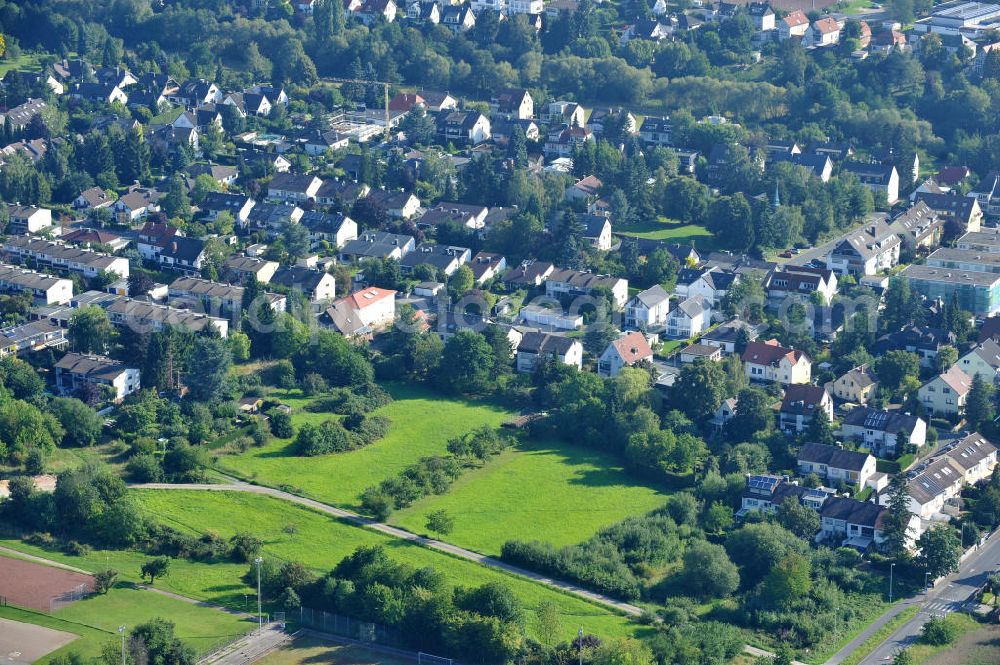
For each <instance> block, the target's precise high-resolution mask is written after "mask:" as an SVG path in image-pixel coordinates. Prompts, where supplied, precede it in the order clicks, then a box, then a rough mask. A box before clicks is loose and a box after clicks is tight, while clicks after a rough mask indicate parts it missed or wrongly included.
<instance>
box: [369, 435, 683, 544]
mask: <svg viewBox="0 0 1000 665" xmlns="http://www.w3.org/2000/svg"><path fill="white" fill-rule="evenodd" d="M663 500H664V495H663V494H661V493H660V492H659V491H658V490H657V489H655V488H652V487H648V486H644V485H641V484H639V483H637V482H636V481H635V479H633V478H631V477H630V476H628V475H627V474H626V473H625V471H624V470H623V469H622V467H621V464H620V462H619V461H618V460H617V459H615V458H614V457H612V456H610V455H607V454H604V453H600V452H596V451H593V450H587V449H585V448H579V447H576V446H572V445H567V444H564V443H553V442H530V443H528V444H525V445H524V446H522V447H520V448H518V449H512V450H507V451H505V452H504V453H503V454H501V455H500V456H499V457H497V458H495V459H494V460H492V461H490V462H489V463H488V464H487V465H486V466H484V467H483V468H481V469H477V470H475V471H473V472H471V473H467V474H465V475H464V476H462V477H461V478H459V480H458V481H457V482H456V483H455V485H453V486H452V488H451V490H450V491H449V492H448V493H446V494H442V495H438V496H429V497H426V498H424V499H421V500H420V501H418V502H417V503H415V504H414V505H413V506H411V507H409V508H407V509H405V510H402V511H400V512H398V513H396V514H395V515H393V517H392V518H391V519H390V520H389V521H390V522H391V523H393V524H396V525H398V526H402V527H404V528H406V529H409V530H410V531H414V532H416V533H424V532H425V531H426V529H425V528H424V524H425V523H426V521H427V514H428V513H430V512H431V511H434V510H439V509H442V508H443V509H445V510H447V511H448V512H449V513H450V514H451V515H452V517H454V518H455V528H454V530H453V531H452V532H451V533H450V534H448V535H447V536H446V537H445V538H444V539H445V540H447V541H448V542H451V543H455V544H456V545H461V546H462V547H466V548H468V549H472V550H476V551H478V552H482V553H484V554H494V555H495V554H499V553H500V547H501V546H502V545H503V543H504V541H506V540H508V539H511V538H519V539H523V540H535V539H537V540H544V541H548V542H550V543H552V544H554V545H556V546H562V545H570V544H575V543H579V542H581V541H584V540H586V539H587V538H589V537H590V536H592V535H593V534H594V533H595V532H596V531H598V530H599V529H600V528H601V527H604V526H607V525H609V524H612V523H614V522H617V521H619V520H621V519H623V518H624V517H627V516H629V515H639V514H642V513H645V512H648V511H650V510H652V509H654V508H656V507H658V506H660V505H662V503H663Z"/></svg>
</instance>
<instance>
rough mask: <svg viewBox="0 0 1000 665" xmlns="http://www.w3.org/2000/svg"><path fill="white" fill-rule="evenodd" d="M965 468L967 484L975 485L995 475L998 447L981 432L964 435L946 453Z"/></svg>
mask: <svg viewBox="0 0 1000 665" xmlns="http://www.w3.org/2000/svg"><path fill="white" fill-rule="evenodd" d="M945 455H947V456H948V457H950V458H951V459H952V461H954V462H955V463H957V464H958V465H959V466H960V467H962V469H964V470H965V477H964V482H965V484H966V485H975V484H976V483H978V482H981V481H983V480H986V479H987V478H989V477H990V476H992V475H993V470H994V468H995V467H996V465H997V447H996V446H995V445H994V444H993V443H991V442H989V441H987V440H986V439H985V438H984V437H983V435H982V434H980V433H979V432H973V433H972V434H969V435H967V436H964V437H962V438H961V439H959V440H958V441H956V442H955V444H954V445H953V446H952V447H951V448H950V449H949V450H948V452H947V453H945Z"/></svg>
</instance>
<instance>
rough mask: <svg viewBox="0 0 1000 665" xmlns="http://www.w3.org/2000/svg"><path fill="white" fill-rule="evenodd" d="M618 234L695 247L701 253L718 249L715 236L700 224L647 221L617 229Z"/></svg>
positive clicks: (665, 220)
mask: <svg viewBox="0 0 1000 665" xmlns="http://www.w3.org/2000/svg"><path fill="white" fill-rule="evenodd" d="M615 232H616V233H621V234H623V235H630V236H636V237H639V238H648V239H650V240H669V241H670V242H678V243H684V244H688V245H692V246H694V247H695V248H696V249H697V250H698V251H699V252H707V251H711V250H713V249H715V248H716V242H715V236H713V235H712V234H711V233H710V232H709V230H708V229H706V228H705V227H704V226H699V225H698V224H682V223H680V222H674V221H671V220H668V219H666V218H660V220H659V221H655V222H654V221H646V222H639V223H636V224H631V225H629V226H621V227H617V228H615Z"/></svg>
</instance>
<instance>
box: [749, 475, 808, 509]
mask: <svg viewBox="0 0 1000 665" xmlns="http://www.w3.org/2000/svg"><path fill="white" fill-rule="evenodd" d="M808 492H818V490H810V489H808V488H807V487H804V486H802V485H800V484H799V483H798V482H790V481H788V480H787V479H786V478H785V477H782V476H775V475H771V474H748V475H747V484H746V489H744V490H743V494H742V496H741V497H740V509H739V511H737V513H736V516H737V517H743V516H744V515H746V514H747V513H750V512H754V511H756V512H760V513H773V512H774V511H775V510H777V508H778V506H780V505H781V504H782V503H784V502H785V501H795V502H796V503H805V502H804V501H803V497H805V496H806V494H807V493H808ZM819 494H820V496H818V497H816V500H817V501H818V502H819V504H820V505H821V504H822V502H823V500H825V499H826V496H827V495H826V494H823V493H822V492H819Z"/></svg>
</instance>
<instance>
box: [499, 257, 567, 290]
mask: <svg viewBox="0 0 1000 665" xmlns="http://www.w3.org/2000/svg"><path fill="white" fill-rule="evenodd" d="M555 269H556V268H555V266H554V265H552V264H551V263H548V262H546V261H525V262H523V263H521V264H520V265H519V266H516V267H514V268H511V269H510V270H508V271H507V272H506V273H504V276H503V278H502V281H503V282H504V283H505V284H508V285H509V286H511V287H513V288H519V287H523V286H527V287H535V288H537V287H539V286H541V285H542V283H544V282H545V280H546V279H548V278H549V275H551V274H552V273H553V272H554V271H555Z"/></svg>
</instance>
